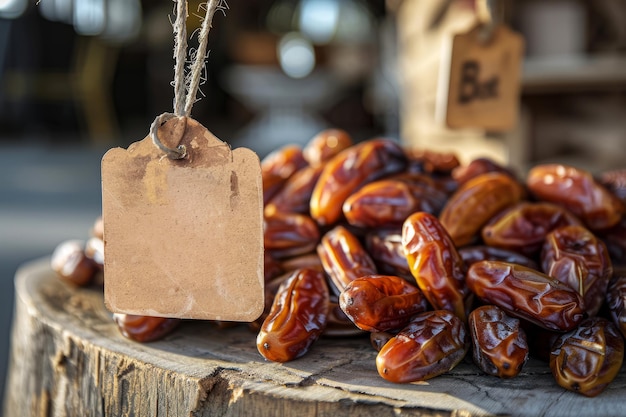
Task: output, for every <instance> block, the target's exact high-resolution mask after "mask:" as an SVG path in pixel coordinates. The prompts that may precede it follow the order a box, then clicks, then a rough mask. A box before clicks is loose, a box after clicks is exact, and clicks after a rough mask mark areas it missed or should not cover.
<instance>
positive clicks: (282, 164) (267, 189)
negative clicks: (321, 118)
mask: <svg viewBox="0 0 626 417" xmlns="http://www.w3.org/2000/svg"><path fill="white" fill-rule="evenodd" d="M306 165H307V163H306V161H305V160H304V157H303V156H302V149H301V148H300V147H299V146H298V145H285V146H283V147H281V148H279V149H276V150H275V151H273V152H271V153H270V154H268V155H267V156H266V157H265V158H263V160H262V161H261V177H262V179H263V204H267V203H268V202H269V201H270V200H271V199H272V197H274V195H276V193H277V192H278V191H279V190H280V189H281V188H282V187H283V185H284V184H285V181H287V179H288V178H289V177H290V176H291V175H292V174H293V173H294V172H296V171H298V170H299V169H300V168H303V167H305V166H306Z"/></svg>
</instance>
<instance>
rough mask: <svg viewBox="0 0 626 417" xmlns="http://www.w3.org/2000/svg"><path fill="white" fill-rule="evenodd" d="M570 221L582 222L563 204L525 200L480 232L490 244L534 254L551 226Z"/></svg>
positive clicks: (571, 223)
mask: <svg viewBox="0 0 626 417" xmlns="http://www.w3.org/2000/svg"><path fill="white" fill-rule="evenodd" d="M569 225H582V222H581V221H580V220H578V218H577V217H576V216H574V215H573V214H572V213H570V212H569V211H568V210H566V209H564V208H563V207H561V206H557V205H556V204H552V203H546V202H538V203H530V202H522V203H519V204H516V205H515V206H513V207H510V208H508V209H505V210H503V211H502V212H500V213H499V214H498V215H496V216H495V217H494V218H493V219H491V220H490V221H489V222H488V223H487V224H486V225H485V226H484V227H483V229H482V232H481V234H482V237H483V241H484V242H485V243H486V244H487V245H489V246H495V247H498V248H504V249H509V250H513V251H516V252H519V253H523V254H525V255H528V256H534V255H537V254H538V253H539V251H540V250H541V245H542V244H543V241H544V240H545V238H546V235H547V234H548V233H549V232H550V231H551V230H554V229H556V228H558V227H562V226H569Z"/></svg>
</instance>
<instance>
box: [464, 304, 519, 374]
mask: <svg viewBox="0 0 626 417" xmlns="http://www.w3.org/2000/svg"><path fill="white" fill-rule="evenodd" d="M468 327H469V333H470V336H471V340H472V347H473V349H472V356H473V359H474V363H475V364H476V365H477V366H478V367H479V368H480V369H481V370H482V371H483V372H485V373H486V374H489V375H494V376H498V377H500V378H512V377H514V376H516V375H517V374H519V372H520V371H521V370H522V367H523V366H524V364H525V363H526V361H527V360H528V342H527V340H526V333H525V332H524V329H522V328H521V327H520V321H519V320H518V319H516V318H514V317H511V316H509V315H507V314H506V313H505V312H504V311H503V310H502V309H500V308H499V307H497V306H493V305H487V306H482V307H479V308H477V309H475V310H474V311H472V313H471V314H470V315H469V319H468Z"/></svg>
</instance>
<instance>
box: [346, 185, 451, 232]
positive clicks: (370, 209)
mask: <svg viewBox="0 0 626 417" xmlns="http://www.w3.org/2000/svg"><path fill="white" fill-rule="evenodd" d="M428 191H429V190H428V188H426V187H423V186H419V185H414V184H411V183H409V182H406V181H398V180H378V181H374V182H371V183H369V184H366V185H364V186H363V188H361V189H359V190H357V191H356V192H354V193H353V194H351V195H350V196H349V197H348V198H347V199H346V201H345V202H344V204H343V214H344V216H345V218H346V220H347V221H348V223H350V224H351V225H353V226H357V227H363V228H376V227H393V226H398V227H399V226H401V225H402V223H403V222H404V220H405V219H406V218H407V217H408V216H410V215H411V214H412V213H415V212H416V211H426V212H428V213H431V214H436V213H438V212H439V210H441V205H440V204H439V203H438V202H437V201H433V199H432V198H431V197H430V194H429V192H428Z"/></svg>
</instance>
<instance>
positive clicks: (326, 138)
mask: <svg viewBox="0 0 626 417" xmlns="http://www.w3.org/2000/svg"><path fill="white" fill-rule="evenodd" d="M350 146H352V138H351V137H350V135H349V134H348V132H346V131H345V130H341V129H326V130H323V131H321V132H320V133H318V134H317V135H315V136H314V137H313V138H312V139H311V140H310V141H309V142H308V143H307V144H306V145H305V147H304V149H303V150H302V155H303V156H304V159H306V161H307V162H308V163H309V165H311V166H312V167H319V166H322V165H323V164H324V163H325V162H326V161H329V160H330V159H332V158H333V157H334V156H335V155H337V154H338V153H339V152H341V151H343V150H344V149H346V148H349V147H350Z"/></svg>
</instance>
